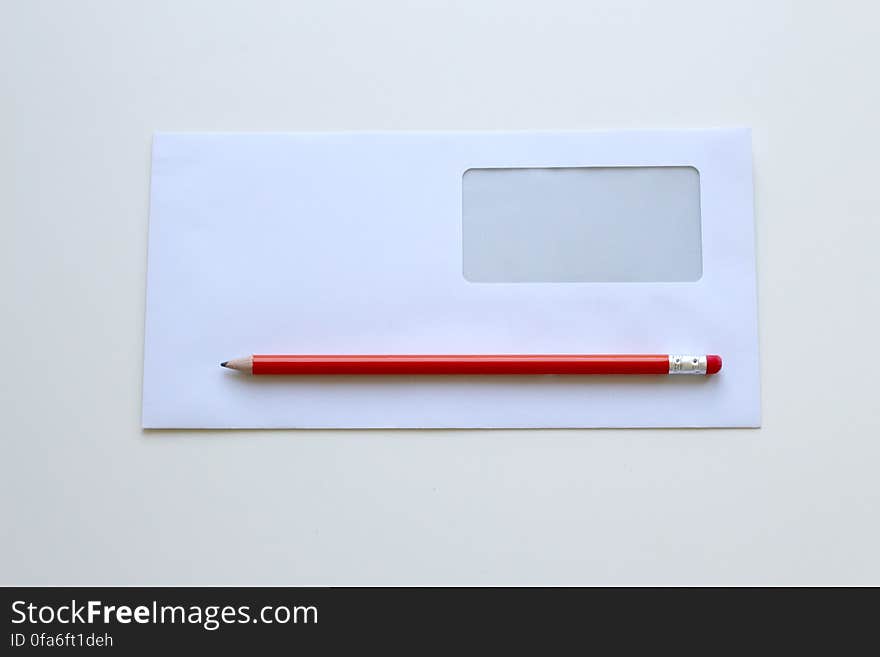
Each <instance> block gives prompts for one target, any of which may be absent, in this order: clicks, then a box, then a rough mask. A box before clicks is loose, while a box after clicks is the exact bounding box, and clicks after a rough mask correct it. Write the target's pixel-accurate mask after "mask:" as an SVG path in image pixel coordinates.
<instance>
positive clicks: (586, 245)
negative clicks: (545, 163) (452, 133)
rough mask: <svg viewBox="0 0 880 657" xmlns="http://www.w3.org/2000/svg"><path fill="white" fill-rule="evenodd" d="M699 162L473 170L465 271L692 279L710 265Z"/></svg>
mask: <svg viewBox="0 0 880 657" xmlns="http://www.w3.org/2000/svg"><path fill="white" fill-rule="evenodd" d="M700 224H701V217H700V174H699V172H698V171H697V169H696V168H694V167H690V166H668V167H667V166H650V167H560V168H509V169H507V168H485V169H480V168H477V169H468V170H467V171H466V172H465V173H464V175H463V177H462V231H463V232H462V237H463V239H462V246H463V274H464V277H465V278H466V279H467V280H468V281H471V282H474V283H564V282H581V283H609V282H620V283H638V282H673V281H681V282H693V281H697V280H699V279H700V278H701V276H702V273H703V255H702V240H701V226H700Z"/></svg>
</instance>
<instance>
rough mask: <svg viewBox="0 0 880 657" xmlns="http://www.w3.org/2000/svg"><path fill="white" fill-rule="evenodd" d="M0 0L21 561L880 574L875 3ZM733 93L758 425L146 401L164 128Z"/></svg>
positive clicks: (247, 126) (55, 569)
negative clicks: (177, 411) (426, 421)
mask: <svg viewBox="0 0 880 657" xmlns="http://www.w3.org/2000/svg"><path fill="white" fill-rule="evenodd" d="M0 7H2V13H0V174H2V175H0V220H2V228H3V237H2V240H0V245H2V246H0V248H2V252H0V253H2V257H0V265H2V278H0V298H2V300H3V302H2V308H3V317H2V322H0V336H2V344H3V345H4V348H5V349H6V354H5V355H4V365H5V366H6V371H5V373H4V375H3V378H2V383H0V386H2V395H0V404H2V409H0V410H2V417H3V425H2V426H3V429H2V443H0V444H2V458H0V494H2V502H0V504H2V517H0V526H2V540H0V583H2V584H190V583H193V584H194V583H198V584H319V583H325V584H343V583H344V584H379V583H381V584H479V583H483V584H507V583H510V584H513V583H516V584H791V583H799V584H802V583H811V584H846V583H873V584H880V559H878V558H877V554H878V553H880V476H878V464H880V420H878V409H877V397H878V395H877V387H876V378H875V375H874V374H873V373H872V369H873V367H874V365H873V363H872V362H871V356H872V350H874V349H875V346H874V345H876V340H877V333H878V328H877V327H878V319H880V317H878V301H877V296H878V290H877V286H878V283H880V266H878V258H877V248H878V247H877V244H878V239H880V228H878V227H880V217H878V207H880V185H878V184H877V173H878V167H877V153H878V152H880V129H878V123H877V117H878V116H880V85H878V82H877V69H876V66H877V62H878V60H880V41H878V39H877V38H876V25H877V23H878V21H880V12H878V9H877V8H876V6H875V5H874V3H871V2H867V1H865V2H852V1H850V2H837V3H827V2H803V1H799V2H795V1H790V2H778V1H776V2H768V1H766V0H764V1H760V2H759V1H741V2H698V1H693V2H681V1H666V2H653V1H650V0H644V1H641V2H632V1H631V2H616V1H611V0H609V1H607V2H583V1H571V2H560V1H557V0H544V1H542V2H518V1H516V0H497V1H487V0H483V1H480V0H467V1H461V2H458V1H450V0H442V1H439V0H438V1H436V2H414V1H412V2H404V1H402V0H400V1H397V2H389V1H379V2H354V1H352V2H339V1H328V0H323V1H322V2H313V3H309V4H306V3H294V2H289V3H282V2H267V1H264V2H254V1H249V2H244V1H242V2H240V3H231V2H224V3H219V2H207V1H205V2H181V1H180V0H175V1H173V2H159V1H156V0H154V1H151V2H140V3H135V2H112V1H110V0H106V1H103V2H75V3H74V2H60V1H57V2H39V1H31V2H15V1H12V0H0ZM728 125H750V126H752V128H753V129H754V133H753V139H754V153H755V155H754V158H755V184H756V190H755V191H756V216H757V249H758V276H759V315H760V333H761V359H762V382H763V411H764V412H763V423H764V428H763V429H761V430H718V431H708V430H645V431H642V430H630V431H430V432H424V431H394V432H388V431H360V432H354V431H348V432H344V431H309V432H305V431H301V432H296V431H240V432H213V431H190V432H153V433H144V432H142V431H141V429H140V401H141V373H142V355H143V354H142V349H143V318H144V316H143V311H144V274H145V263H146V234H147V216H148V192H149V164H150V140H151V135H152V133H153V132H154V131H155V130H171V131H174V130H199V131H215V130H220V131H223V130H230V131H273V130H274V131H287V130H349V129H351V130H358V129H370V130H374V129H383V130H384V129H389V130H405V129H432V130H433V129H580V128H613V127H658V128H664V127H712V126H728ZM230 257H234V253H233V254H230ZM682 410H683V412H687V409H682Z"/></svg>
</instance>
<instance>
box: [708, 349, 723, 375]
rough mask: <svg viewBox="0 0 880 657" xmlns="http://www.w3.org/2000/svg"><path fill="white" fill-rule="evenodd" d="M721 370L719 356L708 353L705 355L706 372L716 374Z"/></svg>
mask: <svg viewBox="0 0 880 657" xmlns="http://www.w3.org/2000/svg"><path fill="white" fill-rule="evenodd" d="M720 371H721V356H716V355H715V354H710V355H708V356H706V374H707V375H708V374H717V373H718V372H720Z"/></svg>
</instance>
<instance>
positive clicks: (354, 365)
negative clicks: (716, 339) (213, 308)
mask: <svg viewBox="0 0 880 657" xmlns="http://www.w3.org/2000/svg"><path fill="white" fill-rule="evenodd" d="M253 373H254V374H292V375H308V374H311V375H320V374H365V375H369V374H372V375H379V374H409V375H431V374H495V375H503V374H668V373H669V357H668V356H667V355H665V354H662V355H635V356H633V355H625V356H623V355H620V356H618V355H601V356H593V355H571V356H569V355H479V356H475V355H443V356H436V355H434V356H420V355H406V356H383V355H357V356H330V355H326V356H322V355H283V356H282V355H255V356H254V357H253Z"/></svg>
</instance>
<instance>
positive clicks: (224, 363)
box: [220, 360, 229, 367]
mask: <svg viewBox="0 0 880 657" xmlns="http://www.w3.org/2000/svg"><path fill="white" fill-rule="evenodd" d="M228 362H229V361H228V360H224V361H223V362H222V363H220V367H226V364H227V363H228Z"/></svg>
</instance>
